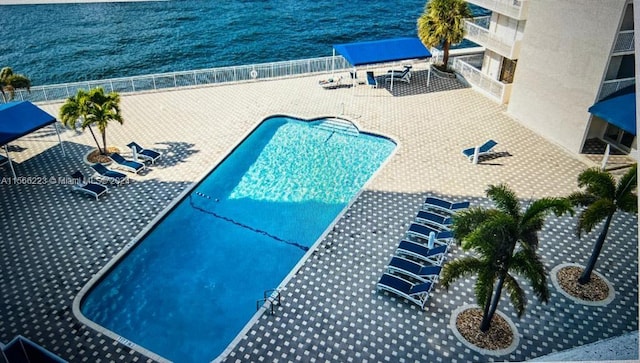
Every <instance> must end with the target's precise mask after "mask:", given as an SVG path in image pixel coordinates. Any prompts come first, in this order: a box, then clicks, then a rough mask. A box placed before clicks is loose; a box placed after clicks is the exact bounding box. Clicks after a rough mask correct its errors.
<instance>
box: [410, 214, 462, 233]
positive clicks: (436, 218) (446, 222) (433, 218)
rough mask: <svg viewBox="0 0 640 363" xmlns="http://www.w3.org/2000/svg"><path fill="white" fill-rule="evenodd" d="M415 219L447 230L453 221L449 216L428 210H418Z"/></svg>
mask: <svg viewBox="0 0 640 363" xmlns="http://www.w3.org/2000/svg"><path fill="white" fill-rule="evenodd" d="M416 221H417V222H418V223H420V224H427V225H432V226H434V227H436V228H438V229H440V230H449V229H450V228H451V223H452V222H453V221H452V219H451V216H443V215H440V214H437V213H433V212H431V211H428V210H421V211H418V215H417V216H416Z"/></svg>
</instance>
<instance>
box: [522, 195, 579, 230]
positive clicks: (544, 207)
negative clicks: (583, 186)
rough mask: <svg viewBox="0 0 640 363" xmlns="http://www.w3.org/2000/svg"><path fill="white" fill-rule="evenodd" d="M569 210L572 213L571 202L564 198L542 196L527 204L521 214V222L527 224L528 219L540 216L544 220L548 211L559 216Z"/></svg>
mask: <svg viewBox="0 0 640 363" xmlns="http://www.w3.org/2000/svg"><path fill="white" fill-rule="evenodd" d="M567 212H569V213H570V214H571V215H573V208H571V202H570V201H569V200H567V199H566V198H542V199H538V200H536V201H534V202H533V203H531V205H529V207H528V208H527V210H526V211H525V212H524V213H523V215H522V223H523V224H527V223H528V220H529V219H535V218H541V219H542V220H543V221H544V217H546V216H547V215H548V214H549V213H553V214H555V215H556V216H561V215H563V214H565V213H567Z"/></svg>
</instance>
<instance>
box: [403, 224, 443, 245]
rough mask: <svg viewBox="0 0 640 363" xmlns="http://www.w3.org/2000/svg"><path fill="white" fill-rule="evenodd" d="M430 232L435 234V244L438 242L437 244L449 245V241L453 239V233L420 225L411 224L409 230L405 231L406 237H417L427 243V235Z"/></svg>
mask: <svg viewBox="0 0 640 363" xmlns="http://www.w3.org/2000/svg"><path fill="white" fill-rule="evenodd" d="M431 232H433V233H434V234H435V237H436V242H438V243H439V244H442V243H449V241H450V240H451V239H452V238H453V232H451V231H449V230H442V231H439V230H437V229H435V228H432V227H429V226H426V225H424V224H420V223H411V225H410V226H409V229H408V230H407V236H409V237H417V238H420V239H424V240H427V241H428V240H429V234H430V233H431Z"/></svg>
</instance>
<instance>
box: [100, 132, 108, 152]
mask: <svg viewBox="0 0 640 363" xmlns="http://www.w3.org/2000/svg"><path fill="white" fill-rule="evenodd" d="M101 133H102V145H103V146H104V149H103V150H104V153H103V154H105V155H106V154H107V130H104V131H103V132H101Z"/></svg>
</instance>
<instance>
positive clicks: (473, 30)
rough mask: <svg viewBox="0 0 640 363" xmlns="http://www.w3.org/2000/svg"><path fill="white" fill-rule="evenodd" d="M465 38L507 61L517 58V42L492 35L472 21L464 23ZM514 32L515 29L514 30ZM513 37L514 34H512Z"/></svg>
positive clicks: (513, 39)
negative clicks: (505, 58) (507, 59)
mask: <svg viewBox="0 0 640 363" xmlns="http://www.w3.org/2000/svg"><path fill="white" fill-rule="evenodd" d="M464 30H465V33H466V34H465V38H467V39H469V40H471V41H472V42H475V43H478V44H480V45H482V46H484V47H486V48H488V49H491V50H492V51H494V52H496V53H498V54H500V55H501V56H503V57H507V58H509V59H516V58H518V54H517V53H518V52H517V50H518V49H519V47H517V45H518V41H516V40H515V38H508V37H504V36H500V35H498V34H496V33H492V32H490V31H489V29H487V28H484V27H482V26H479V25H477V24H476V23H475V22H473V21H469V20H465V21H464ZM514 31H515V29H514ZM514 37H515V34H514Z"/></svg>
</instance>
